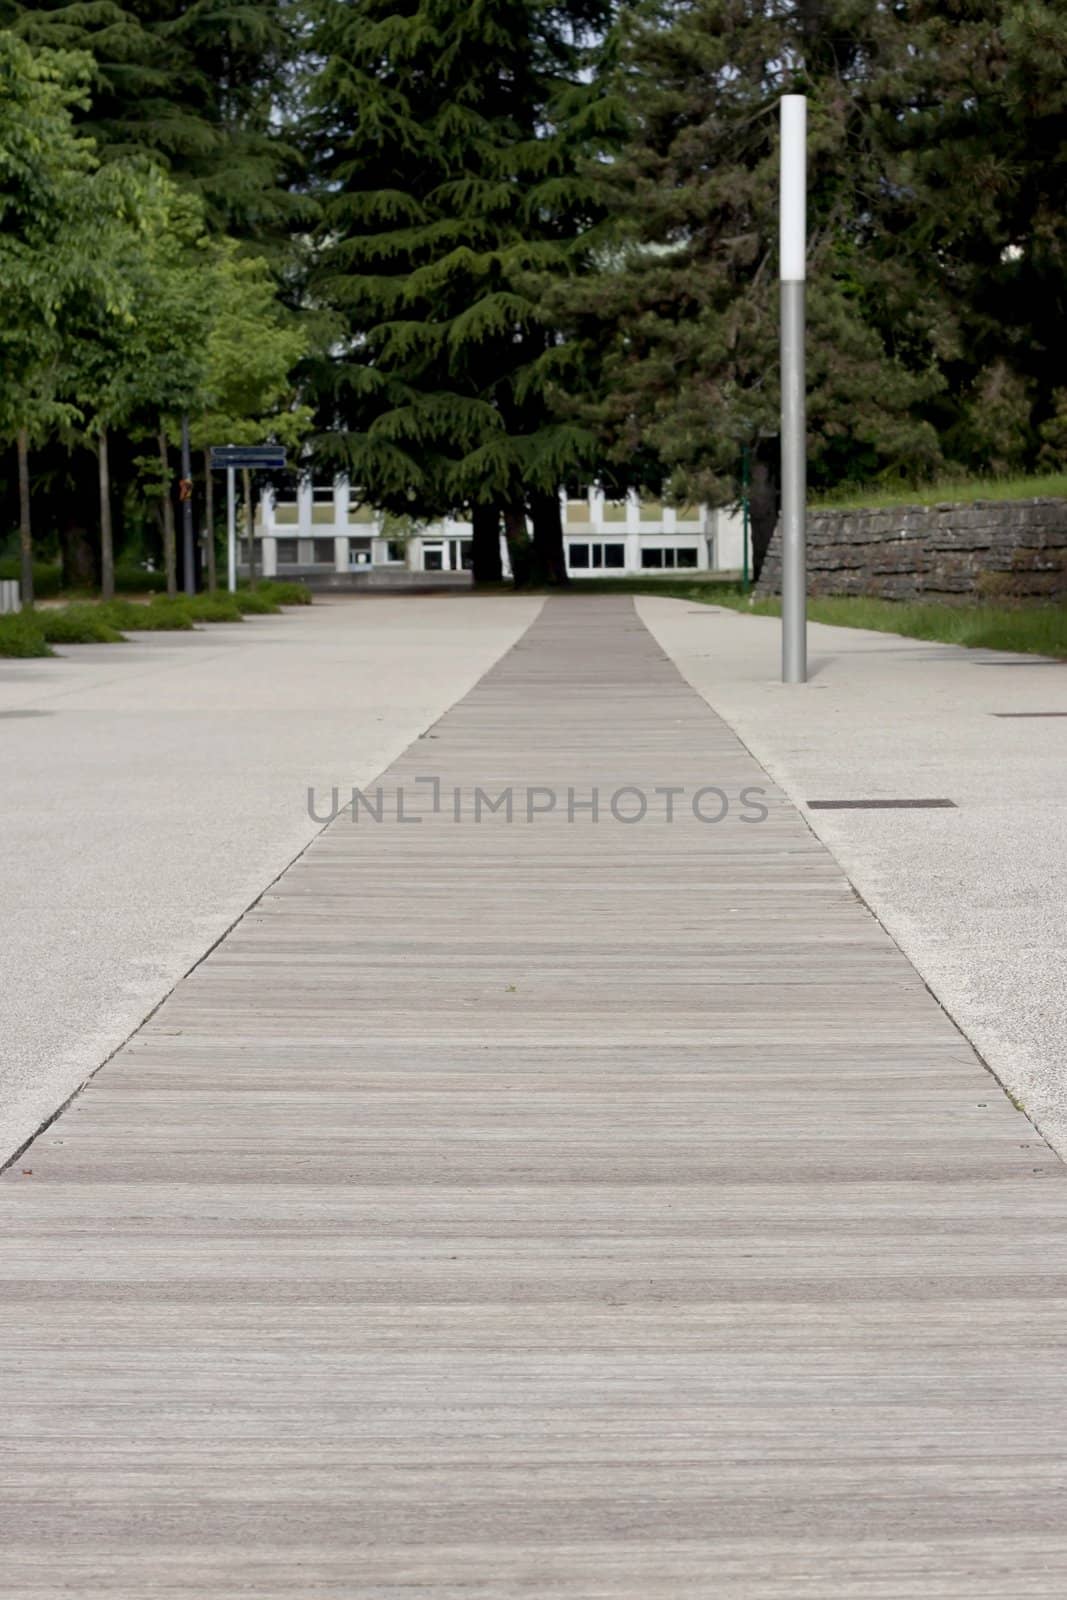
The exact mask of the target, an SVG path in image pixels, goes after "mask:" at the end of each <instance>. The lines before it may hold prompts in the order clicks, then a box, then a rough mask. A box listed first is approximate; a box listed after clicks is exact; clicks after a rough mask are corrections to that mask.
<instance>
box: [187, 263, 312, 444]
mask: <svg viewBox="0 0 1067 1600" xmlns="http://www.w3.org/2000/svg"><path fill="white" fill-rule="evenodd" d="M198 265H199V271H198V273H197V289H198V294H199V296H200V298H201V299H202V300H203V301H204V302H206V304H207V305H208V307H209V309H210V327H209V331H208V333H207V337H206V341H205V344H204V347H203V355H204V367H203V370H202V374H201V377H200V382H199V392H198V395H197V404H196V406H195V410H194V420H193V424H192V427H191V439H192V444H193V446H194V448H197V449H206V448H208V447H210V446H211V445H217V444H262V443H265V442H268V441H273V442H276V443H278V444H283V445H288V446H289V447H296V446H298V445H299V444H300V442H301V441H302V439H303V438H304V436H305V435H306V434H307V432H308V429H309V427H310V425H311V409H310V407H308V406H305V405H300V404H298V403H297V400H296V392H295V388H294V384H293V370H294V368H295V367H296V365H297V363H298V362H299V361H300V359H301V357H302V356H303V355H304V354H305V353H306V351H307V334H306V332H305V330H304V329H303V328H302V327H301V326H300V325H299V324H298V323H297V322H296V321H295V320H294V319H293V317H292V316H290V315H288V314H287V313H286V312H285V311H284V310H283V308H282V306H281V303H280V301H279V299H278V293H277V285H276V282H275V279H274V276H273V274H272V272H271V269H270V266H269V265H268V263H267V261H266V260H265V259H264V258H263V257H260V256H248V255H242V254H241V253H240V252H239V251H238V249H237V246H236V244H235V243H234V242H233V241H232V240H228V239H224V240H220V241H217V242H216V243H214V244H213V246H212V248H211V250H210V253H209V256H208V258H207V260H201V261H200V262H199V264H198Z"/></svg>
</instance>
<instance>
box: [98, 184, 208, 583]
mask: <svg viewBox="0 0 1067 1600" xmlns="http://www.w3.org/2000/svg"><path fill="white" fill-rule="evenodd" d="M97 181H98V183H99V184H100V186H101V188H102V189H103V191H104V193H105V195H106V198H107V200H108V201H109V202H110V203H111V211H110V220H111V221H112V222H113V226H112V227H111V228H109V229H105V230H103V231H102V234H101V240H100V249H101V259H102V260H103V261H104V262H106V264H107V267H108V269H109V270H108V283H109V286H110V285H112V284H113V285H114V290H113V292H112V293H111V294H110V295H108V296H106V297H104V296H100V295H97V296H95V297H89V298H88V299H87V300H86V302H85V304H84V306H83V311H82V317H81V319H80V321H79V323H78V325H77V326H76V327H75V328H73V329H72V335H73V336H72V338H71V341H70V349H69V353H68V382H69V385H70V392H71V395H72V398H73V400H74V402H75V404H76V405H77V407H78V409H79V413H80V414H81V416H82V418H83V422H84V426H85V429H86V432H87V433H88V436H89V438H90V439H91V440H92V441H93V443H94V445H95V448H96V453H97V459H98V465H99V486H100V507H101V544H102V579H103V588H104V592H105V595H109V594H110V593H112V592H113V589H114V569H113V551H112V548H111V543H112V541H111V505H110V472H109V469H108V436H109V431H110V430H111V429H113V428H123V429H125V430H126V431H128V432H131V433H134V434H139V435H143V434H146V433H149V432H151V433H152V434H153V435H154V436H155V439H156V444H157V450H158V458H159V478H158V487H159V492H160V504H161V510H162V518H163V547H164V566H165V569H166V574H167V591H168V593H170V594H174V593H176V592H177V546H176V540H175V531H174V508H173V502H172V499H171V493H170V486H171V469H170V451H169V442H168V427H169V426H170V419H171V418H173V417H175V416H180V415H181V413H182V412H184V411H186V410H188V409H190V408H191V407H192V406H193V405H194V404H195V403H196V402H197V400H198V399H199V398H200V396H201V395H202V394H203V393H204V385H205V377H206V372H207V343H208V338H209V334H210V330H211V325H212V294H211V266H212V246H211V244H210V243H209V241H208V239H207V237H206V235H205V232H204V224H203V216H202V212H201V208H200V205H199V203H198V202H197V201H196V200H195V199H194V198H193V196H191V195H190V194H188V193H184V192H182V191H180V190H178V189H177V188H176V187H175V186H174V184H173V183H171V181H170V180H169V179H168V178H167V177H166V176H165V174H164V173H163V172H162V171H160V169H159V168H157V167H154V166H152V165H150V164H147V163H143V162H142V163H141V164H139V165H138V166H135V167H132V168H123V169H114V168H110V169H109V168H105V169H104V170H103V171H102V172H101V173H99V174H98V175H97Z"/></svg>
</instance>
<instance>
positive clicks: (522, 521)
mask: <svg viewBox="0 0 1067 1600" xmlns="http://www.w3.org/2000/svg"><path fill="white" fill-rule="evenodd" d="M504 537H505V538H506V539H507V542H508V560H509V561H510V563H511V581H512V582H513V583H514V585H515V587H516V589H524V588H525V587H526V586H527V584H530V583H532V582H533V575H532V564H533V545H532V544H531V543H530V534H529V531H528V529H527V527H526V507H525V506H524V505H523V504H522V503H521V502H519V503H517V504H512V503H505V506H504Z"/></svg>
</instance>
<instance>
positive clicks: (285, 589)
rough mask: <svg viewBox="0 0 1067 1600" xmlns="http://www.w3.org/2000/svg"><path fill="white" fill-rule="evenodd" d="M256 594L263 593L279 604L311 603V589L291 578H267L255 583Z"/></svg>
mask: <svg viewBox="0 0 1067 1600" xmlns="http://www.w3.org/2000/svg"><path fill="white" fill-rule="evenodd" d="M255 592H256V594H265V595H267V596H268V598H269V599H271V600H273V601H274V603H275V605H279V606H309V605H310V604H311V590H310V589H309V588H308V586H307V584H306V583H297V582H296V581H295V580H294V579H292V578H288V579H287V578H278V579H275V578H267V579H266V580H265V581H264V582H263V583H260V584H257V585H256V589H255Z"/></svg>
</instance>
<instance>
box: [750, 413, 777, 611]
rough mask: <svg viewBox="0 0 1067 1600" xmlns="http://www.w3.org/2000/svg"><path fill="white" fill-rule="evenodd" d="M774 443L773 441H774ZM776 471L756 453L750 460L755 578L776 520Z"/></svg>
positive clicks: (760, 568) (765, 554) (765, 555)
mask: <svg viewBox="0 0 1067 1600" xmlns="http://www.w3.org/2000/svg"><path fill="white" fill-rule="evenodd" d="M774 443H775V444H776V443H777V441H774ZM778 500H779V484H778V474H777V471H776V470H775V468H774V467H773V466H772V465H771V462H770V461H769V460H761V459H760V457H759V456H758V455H757V456H756V458H755V460H754V461H753V463H752V487H751V489H750V491H749V501H748V503H749V511H750V514H751V517H752V577H753V581H755V579H757V578H758V577H759V575H760V572H761V571H762V568H763V563H764V561H765V560H766V558H767V550H768V548H769V547H770V542H771V535H772V534H773V533H774V528H775V524H776V523H777V521H778Z"/></svg>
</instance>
